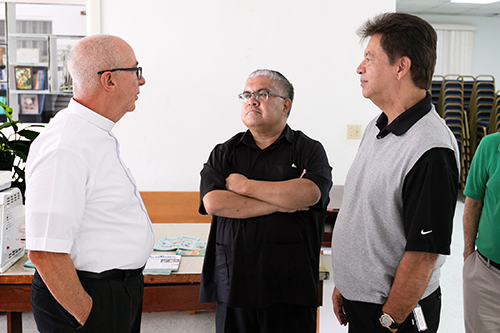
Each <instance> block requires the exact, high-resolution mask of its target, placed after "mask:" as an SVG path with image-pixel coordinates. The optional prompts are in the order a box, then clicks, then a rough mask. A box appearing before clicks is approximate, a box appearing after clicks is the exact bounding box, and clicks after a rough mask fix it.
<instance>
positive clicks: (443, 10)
mask: <svg viewBox="0 0 500 333" xmlns="http://www.w3.org/2000/svg"><path fill="white" fill-rule="evenodd" d="M396 10H397V11H398V12H404V13H410V14H444V15H467V16H487V17H495V16H500V1H499V2H494V3H492V4H488V5H478V4H471V3H451V2H450V1H449V0H396Z"/></svg>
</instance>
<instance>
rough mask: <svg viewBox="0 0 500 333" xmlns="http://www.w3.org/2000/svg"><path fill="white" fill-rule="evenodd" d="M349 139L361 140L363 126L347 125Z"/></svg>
mask: <svg viewBox="0 0 500 333" xmlns="http://www.w3.org/2000/svg"><path fill="white" fill-rule="evenodd" d="M347 138H348V139H361V125H347Z"/></svg>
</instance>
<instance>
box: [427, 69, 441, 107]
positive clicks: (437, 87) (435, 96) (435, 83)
mask: <svg viewBox="0 0 500 333" xmlns="http://www.w3.org/2000/svg"><path fill="white" fill-rule="evenodd" d="M443 81H444V76H442V75H434V76H433V77H432V82H431V87H430V89H429V93H430V94H431V97H432V104H434V106H435V107H436V110H437V108H438V103H439V95H440V94H441V90H442V89H443Z"/></svg>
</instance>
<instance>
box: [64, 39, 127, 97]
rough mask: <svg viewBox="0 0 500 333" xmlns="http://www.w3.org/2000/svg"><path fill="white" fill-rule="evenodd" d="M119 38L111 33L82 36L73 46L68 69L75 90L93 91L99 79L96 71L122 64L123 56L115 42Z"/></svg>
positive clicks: (117, 66)
mask: <svg viewBox="0 0 500 333" xmlns="http://www.w3.org/2000/svg"><path fill="white" fill-rule="evenodd" d="M119 39H120V38H119V37H116V36H111V35H93V36H88V37H85V38H83V39H82V40H80V41H79V42H78V43H77V44H76V45H75V46H74V47H73V49H72V50H71V53H70V55H69V59H68V70H69V73H70V74H71V77H72V79H73V88H74V89H75V90H76V91H81V92H83V93H92V92H94V91H95V89H96V88H97V87H98V85H99V81H100V76H99V75H98V74H97V72H99V71H103V70H108V69H113V68H119V67H122V66H123V64H124V62H125V57H124V55H123V53H122V51H121V50H120V49H119V47H118V45H117V43H116V41H117V40H119Z"/></svg>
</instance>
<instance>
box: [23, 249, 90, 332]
mask: <svg viewBox="0 0 500 333" xmlns="http://www.w3.org/2000/svg"><path fill="white" fill-rule="evenodd" d="M28 256H29V258H30V260H31V262H33V264H34V265H35V267H36V269H37V271H38V273H39V274H40V277H41V278H42V280H43V282H44V283H45V285H46V286H47V288H48V289H49V291H50V293H51V294H52V296H54V298H55V299H56V301H57V302H58V303H59V304H61V306H62V307H63V308H64V309H66V311H68V312H69V313H70V314H71V315H72V316H73V317H75V319H76V321H78V323H79V324H80V325H82V326H83V325H84V324H85V322H86V321H87V319H88V317H89V315H90V311H91V310H92V304H93V302H92V298H91V297H90V295H89V294H88V293H87V292H86V291H85V289H83V286H82V284H81V283H80V279H79V278H78V275H77V273H76V270H75V266H74V264H73V261H72V260H71V258H70V256H69V254H67V253H55V252H45V251H30V252H29V254H28Z"/></svg>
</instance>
